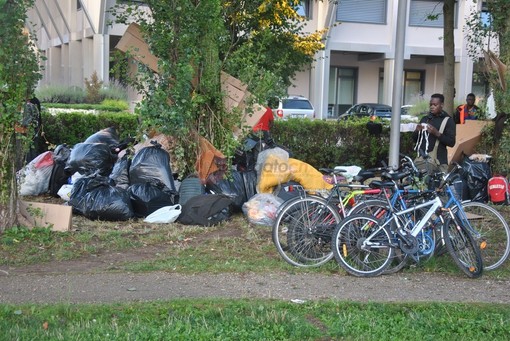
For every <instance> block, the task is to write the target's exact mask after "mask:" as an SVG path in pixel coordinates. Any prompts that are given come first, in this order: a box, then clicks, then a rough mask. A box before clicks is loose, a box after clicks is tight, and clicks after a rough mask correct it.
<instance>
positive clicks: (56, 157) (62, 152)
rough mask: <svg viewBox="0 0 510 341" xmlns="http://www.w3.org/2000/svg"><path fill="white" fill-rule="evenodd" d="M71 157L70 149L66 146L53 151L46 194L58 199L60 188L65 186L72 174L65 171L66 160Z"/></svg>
mask: <svg viewBox="0 0 510 341" xmlns="http://www.w3.org/2000/svg"><path fill="white" fill-rule="evenodd" d="M70 155H71V149H70V148H69V147H68V146H67V145H66V144H61V145H58V146H57V147H56V148H55V150H54V151H53V169H52V170H51V175H50V183H49V187H48V192H49V194H50V195H52V196H54V197H58V191H59V190H60V188H61V187H62V186H63V185H65V184H67V183H68V181H69V177H70V176H71V175H72V173H70V172H68V171H66V164H67V160H69V156H70Z"/></svg>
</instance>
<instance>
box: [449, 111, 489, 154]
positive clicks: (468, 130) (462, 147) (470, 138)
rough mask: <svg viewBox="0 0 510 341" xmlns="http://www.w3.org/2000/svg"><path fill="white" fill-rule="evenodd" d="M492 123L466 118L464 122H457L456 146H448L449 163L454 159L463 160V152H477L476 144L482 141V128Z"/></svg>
mask: <svg viewBox="0 0 510 341" xmlns="http://www.w3.org/2000/svg"><path fill="white" fill-rule="evenodd" d="M491 123H492V122H491V121H482V120H466V123H464V124H457V125H456V130H457V134H456V143H455V146H453V147H452V148H448V163H450V162H452V161H454V162H461V161H462V154H465V155H471V154H473V153H475V152H476V150H475V146H476V144H477V143H478V142H479V141H480V133H481V131H482V129H483V128H484V127H485V126H486V125H488V124H491Z"/></svg>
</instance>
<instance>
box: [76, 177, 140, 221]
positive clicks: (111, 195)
mask: <svg viewBox="0 0 510 341" xmlns="http://www.w3.org/2000/svg"><path fill="white" fill-rule="evenodd" d="M69 205H71V206H72V207H73V212H74V213H77V214H81V215H83V216H85V217H87V218H88V219H91V220H108V221H120V220H128V219H130V218H133V217H134V211H133V207H132V205H131V201H130V198H129V193H128V192H127V190H125V189H122V188H118V187H115V186H114V183H113V181H111V180H110V179H109V178H108V177H105V176H100V175H97V174H94V175H91V176H85V177H82V178H80V179H78V180H77V181H76V183H75V184H74V186H73V189H72V191H71V197H70V200H69Z"/></svg>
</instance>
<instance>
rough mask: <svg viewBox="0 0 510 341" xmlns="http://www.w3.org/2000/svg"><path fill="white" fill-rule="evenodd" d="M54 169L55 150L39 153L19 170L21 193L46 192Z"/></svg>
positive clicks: (36, 193) (37, 193)
mask: <svg viewBox="0 0 510 341" xmlns="http://www.w3.org/2000/svg"><path fill="white" fill-rule="evenodd" d="M52 170H53V152H51V151H47V152H44V153H42V154H39V155H38V156H37V157H36V158H35V159H33V160H32V161H30V163H29V164H28V165H26V166H25V168H23V169H21V170H19V171H18V180H19V194H20V195H22V196H25V195H40V194H43V193H46V192H47V191H48V188H49V184H50V177H51V172H52Z"/></svg>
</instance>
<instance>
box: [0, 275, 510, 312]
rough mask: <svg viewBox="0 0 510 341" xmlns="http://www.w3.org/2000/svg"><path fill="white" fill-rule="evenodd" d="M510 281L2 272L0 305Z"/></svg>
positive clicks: (452, 296)
mask: <svg viewBox="0 0 510 341" xmlns="http://www.w3.org/2000/svg"><path fill="white" fill-rule="evenodd" d="M509 288H510V281H497V280H493V279H488V278H483V277H482V278H480V279H475V280H472V279H468V278H466V277H462V275H460V274H459V276H458V277H452V276H446V275H441V274H432V273H415V274H409V273H408V274H401V273H399V274H394V275H388V276H380V277H376V278H356V277H352V276H347V275H345V274H338V275H317V274H310V273H308V274H307V273H303V274H287V273H281V274H197V275H184V274H178V273H170V272H150V273H129V272H101V273H64V274H62V273H59V274H40V273H34V274H16V273H9V272H8V271H3V270H2V271H0V303H13V304H20V303H58V302H61V303H113V302H128V301H153V300H172V299H180V298H213V297H214V298H233V299H239V298H262V299H278V300H288V301H290V300H297V301H296V302H300V301H301V300H302V301H307V300H325V299H334V300H347V301H359V302H365V301H375V302H418V301H421V302H431V301H439V302H466V303H467V302H469V303H474V302H491V303H510V290H509Z"/></svg>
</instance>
